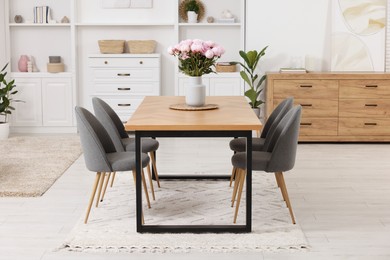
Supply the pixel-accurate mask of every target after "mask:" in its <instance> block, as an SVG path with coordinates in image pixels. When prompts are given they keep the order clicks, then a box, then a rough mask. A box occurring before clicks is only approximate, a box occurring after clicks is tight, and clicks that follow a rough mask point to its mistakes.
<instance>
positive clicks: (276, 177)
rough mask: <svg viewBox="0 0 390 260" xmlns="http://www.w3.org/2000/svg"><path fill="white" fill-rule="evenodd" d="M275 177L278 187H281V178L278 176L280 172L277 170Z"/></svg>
mask: <svg viewBox="0 0 390 260" xmlns="http://www.w3.org/2000/svg"><path fill="white" fill-rule="evenodd" d="M275 179H276V184H277V185H278V188H280V184H279V178H278V174H277V173H276V172H275Z"/></svg>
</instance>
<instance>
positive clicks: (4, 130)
mask: <svg viewBox="0 0 390 260" xmlns="http://www.w3.org/2000/svg"><path fill="white" fill-rule="evenodd" d="M8 136H9V123H2V122H1V123H0V140H5V139H8Z"/></svg>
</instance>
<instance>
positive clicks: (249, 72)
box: [231, 46, 268, 117]
mask: <svg viewBox="0 0 390 260" xmlns="http://www.w3.org/2000/svg"><path fill="white" fill-rule="evenodd" d="M267 48H268V46H266V47H264V48H263V49H262V50H261V51H260V52H258V51H256V50H252V51H248V52H245V51H240V56H241V57H242V59H243V60H244V64H243V63H241V62H232V63H231V64H240V65H241V67H243V68H244V70H242V71H241V72H240V76H241V78H242V79H243V80H244V81H245V82H246V83H247V84H248V86H249V89H248V90H247V91H245V96H246V97H247V98H248V99H249V105H250V106H251V107H252V109H253V110H254V111H255V113H256V115H257V116H258V117H259V116H260V105H261V104H263V103H264V101H263V100H261V99H260V98H259V97H260V94H261V92H262V91H263V87H262V84H263V82H264V80H265V79H266V75H263V76H261V77H260V78H259V74H257V73H256V67H257V65H258V64H259V61H260V58H261V57H263V56H264V55H265V50H266V49H267Z"/></svg>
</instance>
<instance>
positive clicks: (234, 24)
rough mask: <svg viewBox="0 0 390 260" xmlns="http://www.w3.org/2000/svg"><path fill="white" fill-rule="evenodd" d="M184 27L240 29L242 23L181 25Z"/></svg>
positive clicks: (180, 24)
mask: <svg viewBox="0 0 390 260" xmlns="http://www.w3.org/2000/svg"><path fill="white" fill-rule="evenodd" d="M179 26H183V27H199V26H200V27H202V26H204V27H240V26H241V23H179Z"/></svg>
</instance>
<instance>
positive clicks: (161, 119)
mask: <svg viewBox="0 0 390 260" xmlns="http://www.w3.org/2000/svg"><path fill="white" fill-rule="evenodd" d="M184 103H185V98H184V97H182V96H148V97H145V98H144V100H143V102H142V103H141V104H140V106H139V107H138V108H137V110H136V111H135V113H134V114H133V115H132V117H131V118H130V119H129V120H128V121H127V122H126V123H125V129H126V131H134V133H135V153H136V226H137V232H139V233H188V232H190V233H207V232H212V233H223V232H232V233H245V232H251V230H252V131H259V130H261V128H262V125H261V123H260V121H259V119H258V118H257V116H256V115H255V113H254V112H253V111H252V109H251V108H250V106H249V105H248V102H247V100H246V99H245V97H243V96H210V97H206V104H214V105H216V106H217V108H216V109H212V110H200V111H198V110H175V109H171V108H170V107H171V106H172V105H177V104H184ZM190 109H191V108H190ZM146 137H152V138H164V137H177V138H181V137H194V138H206V137H207V138H220V137H222V138H223V137H224V138H226V137H232V138H233V137H234V138H235V137H245V138H246V140H247V146H246V147H247V175H246V183H247V188H246V221H245V225H238V224H233V221H232V225H147V223H145V224H143V223H142V214H143V213H142V187H141V161H140V160H141V145H142V138H146ZM211 160H212V158H211ZM159 178H160V180H163V179H164V178H170V179H178V180H180V179H215V180H218V179H221V178H222V179H228V178H230V176H227V175H224V176H221V175H206V176H205V175H187V174H181V175H176V176H172V175H170V176H163V175H159ZM194 199H195V198H194ZM227 201H229V198H227ZM227 205H229V203H227ZM232 216H233V212H232Z"/></svg>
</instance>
